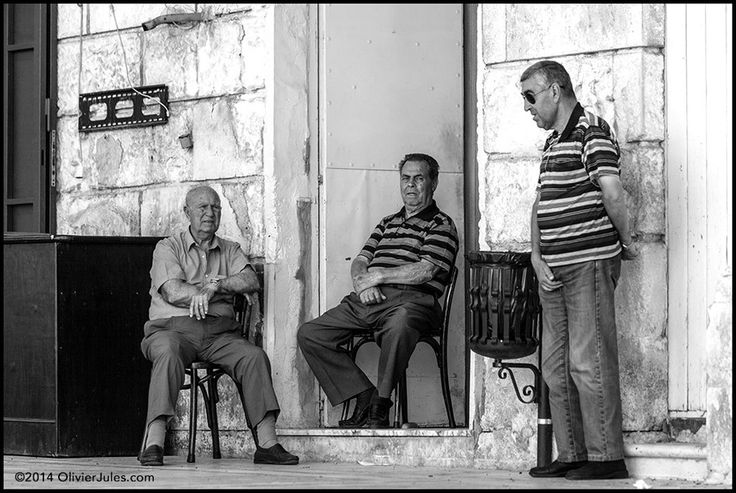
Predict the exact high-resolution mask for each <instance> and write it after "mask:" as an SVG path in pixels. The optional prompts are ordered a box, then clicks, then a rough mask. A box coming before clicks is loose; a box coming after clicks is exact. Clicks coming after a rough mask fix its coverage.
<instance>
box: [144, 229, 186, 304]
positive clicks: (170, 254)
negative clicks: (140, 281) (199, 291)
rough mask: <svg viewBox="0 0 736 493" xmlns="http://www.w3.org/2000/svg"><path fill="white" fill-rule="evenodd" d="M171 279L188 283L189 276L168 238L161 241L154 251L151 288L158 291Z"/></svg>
mask: <svg viewBox="0 0 736 493" xmlns="http://www.w3.org/2000/svg"><path fill="white" fill-rule="evenodd" d="M171 279H181V280H182V281H186V280H187V276H186V273H185V272H184V270H183V269H182V266H181V262H180V261H179V258H178V256H177V254H176V251H175V248H174V245H173V244H172V242H171V240H170V239H169V238H166V239H163V240H161V241H159V242H158V243H157V244H156V248H155V249H154V250H153V262H152V263H151V286H152V287H153V289H154V290H155V291H158V290H159V289H160V288H161V286H163V284H164V283H165V282H166V281H169V280H171Z"/></svg>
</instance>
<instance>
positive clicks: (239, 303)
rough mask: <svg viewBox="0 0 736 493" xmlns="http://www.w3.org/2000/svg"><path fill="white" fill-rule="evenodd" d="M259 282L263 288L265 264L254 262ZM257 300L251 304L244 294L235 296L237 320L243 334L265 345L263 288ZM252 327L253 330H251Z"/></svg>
mask: <svg viewBox="0 0 736 493" xmlns="http://www.w3.org/2000/svg"><path fill="white" fill-rule="evenodd" d="M252 266H253V268H254V270H255V272H256V276H257V277H258V282H259V283H260V285H261V288H263V264H252ZM256 298H257V299H256V302H255V303H254V304H251V303H249V302H248V300H247V299H246V297H245V296H243V295H242V294H236V295H235V296H234V297H233V309H234V310H235V320H236V321H238V322H240V326H241V330H242V333H241V335H242V336H243V337H244V338H245V339H248V340H249V341H250V342H252V343H253V344H255V345H256V346H259V347H263V334H262V331H261V329H262V327H263V289H261V290H260V291H259V292H258V293H257V297H256ZM251 328H252V329H253V331H252V332H251Z"/></svg>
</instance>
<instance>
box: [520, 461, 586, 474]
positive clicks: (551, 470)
mask: <svg viewBox="0 0 736 493" xmlns="http://www.w3.org/2000/svg"><path fill="white" fill-rule="evenodd" d="M587 463H588V461H587V460H581V461H578V462H562V461H560V460H556V461H554V462H552V464H550V465H548V466H538V467H532V468H531V469H530V470H529V476H531V477H533V478H562V477H565V475H566V474H567V473H568V472H569V471H574V470H575V469H579V468H581V467H583V466H585V464H587Z"/></svg>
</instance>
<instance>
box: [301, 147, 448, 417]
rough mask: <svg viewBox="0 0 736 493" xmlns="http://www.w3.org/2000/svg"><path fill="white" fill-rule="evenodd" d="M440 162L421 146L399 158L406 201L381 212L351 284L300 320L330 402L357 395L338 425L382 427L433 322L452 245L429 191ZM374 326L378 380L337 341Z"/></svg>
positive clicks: (304, 344) (437, 319) (305, 346)
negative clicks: (332, 303) (333, 302)
mask: <svg viewBox="0 0 736 493" xmlns="http://www.w3.org/2000/svg"><path fill="white" fill-rule="evenodd" d="M438 172H439V165H438V164H437V161H436V160H435V159H434V158H433V157H431V156H429V155H426V154H407V155H406V156H405V157H404V159H403V160H402V161H401V162H400V163H399V174H400V177H401V182H400V185H401V198H402V199H403V201H404V207H402V208H401V210H400V211H399V212H397V213H395V214H391V215H390V216H386V217H384V218H383V219H382V220H381V222H380V223H379V224H378V226H376V228H375V230H374V231H373V233H372V234H371V235H370V237H369V238H368V241H366V243H365V246H364V247H363V249H362V250H361V251H360V253H359V254H358V256H357V257H355V260H353V262H352V264H351V266H350V275H351V277H352V279H353V288H354V289H355V291H354V292H352V293H350V294H349V295H347V296H345V297H344V298H343V299H342V301H341V302H340V304H339V305H337V306H336V307H334V308H332V309H330V310H328V311H327V312H325V313H324V314H323V315H321V316H320V317H317V318H316V319H314V320H312V321H310V322H306V323H305V324H303V325H302V326H301V327H300V328H299V333H298V341H299V347H300V348H301V350H302V353H303V354H304V357H305V358H306V360H307V363H308V364H309V366H310V367H311V368H312V371H313V372H314V373H315V375H316V376H317V379H318V380H319V383H320V385H321V386H322V389H323V390H324V391H325V394H326V395H327V398H328V399H329V400H330V403H331V404H332V405H333V406H336V405H338V404H341V403H343V402H345V401H346V400H348V399H351V398H353V397H357V402H356V406H355V411H354V412H353V415H352V416H351V417H350V418H349V419H346V420H342V421H340V422H339V425H340V427H341V428H360V427H363V426H365V425H366V424H367V426H368V427H369V428H386V427H388V423H389V420H388V415H389V408H390V407H391V405H392V404H393V402H391V399H390V396H391V392H392V390H393V388H394V386H395V385H396V383H397V381H398V379H399V377H400V376H401V375H402V374H403V372H404V371H405V370H406V367H407V365H408V363H409V358H410V357H411V353H412V352H413V351H414V347H415V346H416V344H417V341H418V340H419V337H420V335H421V334H422V332H423V331H426V330H432V329H437V328H438V327H439V325H440V324H441V323H442V309H441V307H440V306H439V303H438V302H437V299H438V298H439V297H441V296H442V293H443V291H444V286H445V285H446V284H447V283H448V282H449V277H450V272H451V271H452V266H453V265H454V263H455V256H456V255H457V250H458V237H457V230H456V229H455V224H454V223H453V221H452V219H451V218H450V217H449V216H448V215H447V214H445V213H444V212H442V211H441V210H439V208H437V204H436V203H435V201H434V199H433V195H434V191H435V189H436V188H437V182H438ZM366 329H370V330H373V331H375V338H376V341H377V342H378V343H379V345H380V347H381V354H380V357H379V360H378V381H377V386H376V387H374V386H373V383H371V381H370V380H369V379H368V377H367V376H366V375H365V373H363V371H361V369H360V368H358V366H357V365H356V364H355V362H354V361H353V360H352V359H351V358H350V355H349V354H348V353H347V352H346V351H345V350H344V349H343V348H342V347H341V346H342V345H343V344H345V343H346V342H347V341H349V340H350V338H351V337H352V332H353V331H354V330H366Z"/></svg>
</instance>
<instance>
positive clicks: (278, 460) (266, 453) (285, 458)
mask: <svg viewBox="0 0 736 493" xmlns="http://www.w3.org/2000/svg"><path fill="white" fill-rule="evenodd" d="M253 463H254V464H276V465H279V466H292V465H294V464H299V457H297V456H296V455H294V454H290V453H289V452H287V451H286V450H284V447H282V446H281V444H280V443H277V444H276V445H273V446H271V447H268V448H261V447H259V446H257V445H256V453H255V454H254V455H253Z"/></svg>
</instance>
